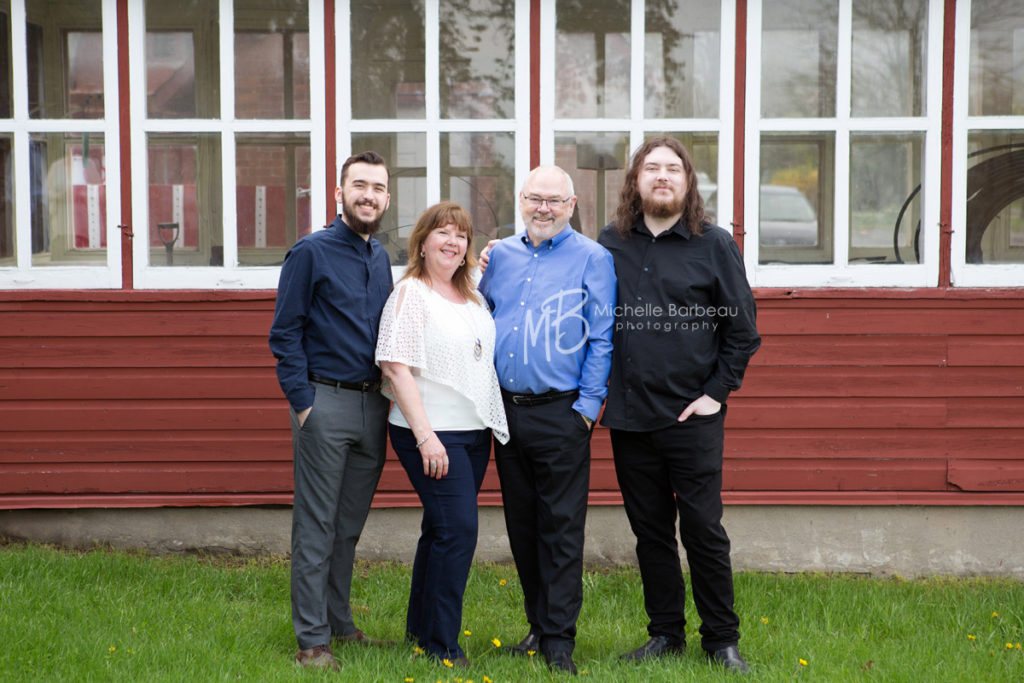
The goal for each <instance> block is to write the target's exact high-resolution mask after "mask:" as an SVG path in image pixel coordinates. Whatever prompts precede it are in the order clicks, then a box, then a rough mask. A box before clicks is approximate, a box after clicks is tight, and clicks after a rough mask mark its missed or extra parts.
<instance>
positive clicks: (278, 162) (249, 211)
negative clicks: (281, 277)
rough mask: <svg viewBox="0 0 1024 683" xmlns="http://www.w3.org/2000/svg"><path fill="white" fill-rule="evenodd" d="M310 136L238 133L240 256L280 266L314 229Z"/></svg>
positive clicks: (250, 261)
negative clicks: (310, 193)
mask: <svg viewBox="0 0 1024 683" xmlns="http://www.w3.org/2000/svg"><path fill="white" fill-rule="evenodd" d="M309 163H310V162H309V135H308V134H295V135H239V136H238V139H237V146H236V148H235V176H236V183H237V190H236V197H235V203H236V209H237V220H238V261H239V265H243V266H266V265H278V264H280V263H282V262H283V261H284V254H285V252H286V251H287V249H288V247H290V246H291V245H292V244H294V243H295V241H296V240H297V239H299V238H300V237H305V236H306V235H308V234H309V232H310V227H311V224H310V206H309V189H310V185H309V183H310V173H309V171H310V168H309Z"/></svg>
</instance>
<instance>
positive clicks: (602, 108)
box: [555, 0, 630, 118]
mask: <svg viewBox="0 0 1024 683" xmlns="http://www.w3.org/2000/svg"><path fill="white" fill-rule="evenodd" d="M629 4H630V3H629V0H607V1H606V2H600V3H597V2H590V1H589V0H574V1H565V2H559V3H558V8H557V10H556V11H557V15H558V17H557V29H556V30H557V35H556V36H555V61H556V65H555V74H556V78H557V81H558V85H557V87H556V96H555V101H556V104H555V110H556V111H555V116H559V117H563V118H625V117H628V116H629V62H630V60H629Z"/></svg>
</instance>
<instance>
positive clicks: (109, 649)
mask: <svg viewBox="0 0 1024 683" xmlns="http://www.w3.org/2000/svg"><path fill="white" fill-rule="evenodd" d="M116 650H117V648H116V647H114V646H113V645H111V646H110V647H108V648H107V652H114V651H116Z"/></svg>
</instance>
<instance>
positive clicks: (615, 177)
mask: <svg viewBox="0 0 1024 683" xmlns="http://www.w3.org/2000/svg"><path fill="white" fill-rule="evenodd" d="M555 164H557V165H558V166H561V167H562V168H564V169H565V170H566V172H568V173H569V175H570V176H571V177H572V182H573V189H574V190H575V191H576V197H577V201H576V210H575V212H574V213H573V215H572V218H571V219H570V225H572V227H573V229H574V230H577V231H579V232H581V233H583V234H584V235H586V236H587V237H590V238H592V239H596V238H597V235H598V233H600V232H601V228H603V227H604V226H605V225H606V224H607V223H608V222H609V221H610V220H611V219H612V217H613V216H614V214H615V207H617V206H618V205H619V190H620V189H621V188H622V181H623V179H624V178H625V177H626V168H627V167H628V166H629V134H628V133H558V134H557V135H556V136H555Z"/></svg>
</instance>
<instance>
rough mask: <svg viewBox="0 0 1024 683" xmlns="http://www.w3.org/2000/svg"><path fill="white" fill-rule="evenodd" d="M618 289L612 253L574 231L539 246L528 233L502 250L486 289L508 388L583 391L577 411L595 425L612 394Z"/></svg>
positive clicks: (495, 252) (497, 359)
mask: <svg viewBox="0 0 1024 683" xmlns="http://www.w3.org/2000/svg"><path fill="white" fill-rule="evenodd" d="M615 285H616V282H615V266H614V265H613V262H612V257H611V254H609V253H608V251H607V250H606V249H605V248H604V247H602V246H600V245H599V244H597V242H594V241H593V240H591V239H589V238H587V237H584V236H583V235H581V234H579V233H578V232H575V231H574V230H572V229H571V228H569V227H566V228H564V229H563V230H562V231H561V232H559V233H558V234H557V235H555V236H554V237H552V238H551V239H549V240H545V241H544V242H542V243H541V244H540V246H539V247H534V246H533V244H532V243H531V242H530V240H529V238H528V237H527V235H526V233H525V232H524V233H522V234H519V235H513V236H511V237H507V238H505V239H504V240H502V241H501V242H499V243H498V244H496V245H495V246H494V249H492V250H491V257H490V262H489V263H488V266H487V270H486V271H485V272H484V276H483V278H481V280H480V291H481V292H482V293H483V295H484V297H486V299H487V302H488V303H489V304H490V306H491V310H492V311H493V312H494V325H495V328H496V332H497V338H496V341H495V347H494V365H495V368H496V369H497V371H498V382H499V383H500V384H501V387H502V388H503V389H505V390H507V391H511V392H514V393H517V394H543V393H545V392H548V391H569V390H572V389H579V391H580V395H579V398H578V399H577V400H576V402H575V403H574V404H573V408H574V409H576V410H577V411H579V412H580V413H582V414H583V415H586V416H587V417H589V418H590V419H592V420H593V419H596V418H597V414H598V412H599V411H600V409H601V403H602V402H603V401H604V397H605V395H606V394H607V391H608V387H607V382H608V372H609V369H610V368H611V355H612V342H611V340H612V323H613V321H614V319H615V315H614V314H615V296H616V294H615Z"/></svg>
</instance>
